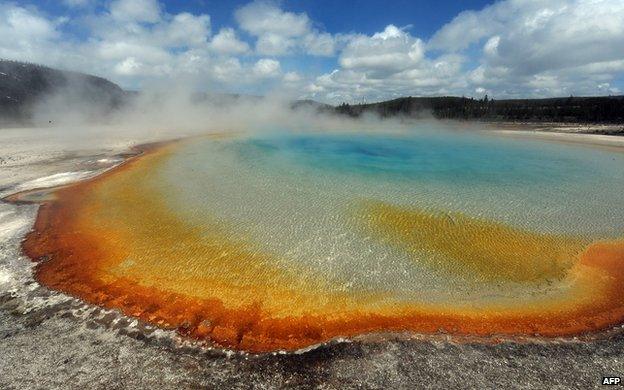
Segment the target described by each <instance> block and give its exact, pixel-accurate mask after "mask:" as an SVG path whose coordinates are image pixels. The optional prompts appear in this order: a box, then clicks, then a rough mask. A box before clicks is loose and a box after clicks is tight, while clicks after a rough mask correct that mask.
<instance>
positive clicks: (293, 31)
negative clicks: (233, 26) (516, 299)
mask: <svg viewBox="0 0 624 390" xmlns="http://www.w3.org/2000/svg"><path fill="white" fill-rule="evenodd" d="M235 16H236V20H237V21H238V23H239V25H240V26H241V28H242V29H243V30H245V31H247V32H249V33H251V34H252V35H255V36H261V35H263V34H277V35H281V36H284V37H298V36H302V35H304V34H306V33H307V32H308V31H309V30H310V24H311V23H310V19H309V18H308V16H307V15H306V14H295V13H292V12H284V11H282V10H281V9H279V8H278V7H277V6H276V5H275V4H273V3H269V2H264V1H255V2H252V3H249V4H247V5H246V6H244V7H242V8H239V9H238V10H237V11H236V13H235Z"/></svg>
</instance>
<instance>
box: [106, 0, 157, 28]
mask: <svg viewBox="0 0 624 390" xmlns="http://www.w3.org/2000/svg"><path fill="white" fill-rule="evenodd" d="M110 13H111V15H112V16H113V18H114V19H116V20H121V21H133V22H148V23H155V22H157V21H158V20H160V13H161V10H160V4H159V3H158V1H157V0H114V1H113V2H112V3H111V4H110Z"/></svg>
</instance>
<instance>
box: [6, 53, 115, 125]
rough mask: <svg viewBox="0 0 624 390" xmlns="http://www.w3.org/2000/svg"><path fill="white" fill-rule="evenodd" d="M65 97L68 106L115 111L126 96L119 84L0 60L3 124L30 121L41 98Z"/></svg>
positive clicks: (76, 73) (75, 73) (45, 67)
mask: <svg viewBox="0 0 624 390" xmlns="http://www.w3.org/2000/svg"><path fill="white" fill-rule="evenodd" d="M55 94H62V95H63V96H64V97H65V98H66V99H67V103H68V104H71V103H75V104H83V105H91V106H92V107H101V108H102V110H104V111H106V110H113V109H115V108H118V107H120V106H121V105H122V104H124V102H125V99H126V98H127V93H126V92H125V91H124V90H123V89H121V88H120V87H119V86H118V85H117V84H114V83H112V82H110V81H108V80H106V79H104V78H101V77H96V76H91V75H87V74H84V73H78V72H70V71H63V70H57V69H52V68H49V67H47V66H42V65H37V64H31V63H27V62H18V61H8V60H0V121H2V120H4V121H15V122H18V121H27V120H28V119H30V116H31V114H32V109H33V108H34V105H35V104H36V103H37V102H38V101H40V100H41V99H42V98H45V97H50V96H53V95H55Z"/></svg>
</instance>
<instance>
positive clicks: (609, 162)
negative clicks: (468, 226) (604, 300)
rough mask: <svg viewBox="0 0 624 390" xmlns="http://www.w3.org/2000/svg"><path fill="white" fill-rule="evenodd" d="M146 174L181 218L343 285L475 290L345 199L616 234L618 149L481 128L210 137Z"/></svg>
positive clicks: (621, 178)
mask: <svg viewBox="0 0 624 390" xmlns="http://www.w3.org/2000/svg"><path fill="white" fill-rule="evenodd" d="M154 186H158V188H159V191H163V190H164V191H165V192H166V194H167V197H166V199H167V201H168V202H169V204H170V206H171V207H172V208H174V209H175V210H176V212H178V213H181V214H182V215H183V216H184V217H185V218H190V219H193V220H194V221H195V222H197V223H198V224H200V225H201V224H202V223H203V224H205V225H210V226H215V225H218V226H220V227H222V228H223V229H224V231H226V232H227V234H229V235H231V237H232V239H233V240H234V241H235V240H237V239H240V240H241V241H244V242H252V243H254V244H255V246H256V247H257V250H258V251H261V252H265V253H266V252H268V253H274V254H276V255H277V256H276V257H277V258H280V259H283V261H284V262H285V264H284V266H285V267H288V264H287V263H288V262H296V263H298V264H299V265H304V266H305V267H306V268H307V269H309V270H310V271H311V272H313V271H314V270H318V272H319V273H322V274H323V275H332V277H333V278H334V279H335V281H336V282H337V284H338V285H340V286H342V288H343V289H346V290H348V289H353V288H357V289H367V288H370V289H377V290H379V289H380V288H382V289H383V288H385V289H389V290H395V291H397V292H400V293H401V294H414V295H415V296H416V295H419V296H422V294H424V293H426V292H427V291H436V293H435V294H434V295H435V299H437V298H440V299H442V298H441V297H442V296H443V295H444V294H451V295H452V294H455V293H458V294H459V295H458V296H461V297H462V299H467V298H466V297H467V296H469V294H466V291H467V290H469V289H470V288H473V287H470V285H469V284H466V283H463V282H459V281H458V282H457V283H451V285H454V286H460V287H457V289H455V290H453V289H449V288H448V284H447V283H446V282H441V281H442V280H447V279H448V276H445V278H446V279H444V278H440V277H439V276H440V275H438V274H436V272H439V271H436V270H432V269H427V268H415V267H414V261H413V259H410V258H409V256H408V254H407V253H404V252H401V251H398V250H396V249H395V248H391V247H389V246H387V245H386V244H384V243H382V242H379V241H378V240H375V239H374V238H373V237H368V236H367V235H366V234H363V233H362V231H360V230H358V229H357V227H356V225H357V221H356V220H357V216H356V215H355V214H354V213H353V212H352V210H353V209H354V207H356V206H357V205H358V204H360V202H361V201H363V200H378V201H383V202H386V203H390V204H396V205H403V206H408V207H415V208H419V209H430V210H437V211H459V212H462V213H464V214H467V215H470V216H474V217H478V218H485V219H488V220H493V221H499V222H504V223H506V224H508V225H511V226H515V227H520V228H524V229H527V230H530V231H535V232H550V233H565V234H571V235H579V236H587V237H591V238H592V239H598V238H607V237H618V238H619V237H623V236H624V154H622V153H617V152H611V151H607V150H603V149H599V148H593V147H587V146H573V145H568V144H561V143H552V142H543V141H536V140H520V139H510V138H505V137H500V136H488V135H482V134H480V133H467V132H455V131H436V132H433V131H429V130H428V129H424V130H422V129H415V130H413V131H410V132H405V133H403V134H393V135H388V134H356V133H339V132H337V133H326V132H325V133H289V132H280V133H271V134H256V135H251V136H246V137H245V136H243V137H237V138H232V139H225V140H212V139H205V140H200V141H194V142H193V143H188V144H185V145H184V146H183V147H182V148H181V149H180V150H179V151H178V152H176V153H174V154H173V155H172V156H171V157H170V158H169V159H168V160H167V161H166V162H165V164H164V166H163V167H162V169H161V172H160V175H159V176H158V180H157V182H155V183H154ZM423 256H426V254H423ZM441 283H442V284H441ZM414 286H418V288H415V287H414ZM461 286H463V287H461ZM462 289H463V290H462ZM441 291H443V292H444V293H443V294H442V293H441ZM447 298H448V297H447ZM432 299H434V298H432Z"/></svg>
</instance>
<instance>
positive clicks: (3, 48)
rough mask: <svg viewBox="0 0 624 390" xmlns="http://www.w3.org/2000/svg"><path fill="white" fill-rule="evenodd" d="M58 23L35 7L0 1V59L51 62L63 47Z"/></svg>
mask: <svg viewBox="0 0 624 390" xmlns="http://www.w3.org/2000/svg"><path fill="white" fill-rule="evenodd" d="M58 25H59V22H58V21H54V20H49V19H47V18H46V17H45V16H43V15H41V14H39V13H38V12H36V11H35V10H33V9H26V8H23V7H20V6H17V5H14V4H12V3H8V4H3V3H0V37H2V38H1V39H0V58H8V59H20V60H26V61H33V62H47V61H49V60H50V59H52V58H53V57H56V56H57V55H58V52H57V48H58V49H60V47H58V46H57V39H58V38H59V37H60V33H59V31H58V30H57V27H58Z"/></svg>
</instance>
